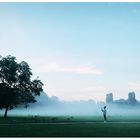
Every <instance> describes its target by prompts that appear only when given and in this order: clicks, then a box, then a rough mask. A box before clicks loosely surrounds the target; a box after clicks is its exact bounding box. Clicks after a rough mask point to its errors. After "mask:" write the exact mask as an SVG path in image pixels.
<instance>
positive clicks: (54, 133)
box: [0, 123, 140, 137]
mask: <svg viewBox="0 0 140 140" xmlns="http://www.w3.org/2000/svg"><path fill="white" fill-rule="evenodd" d="M0 136H1V137H140V124H113V123H108V124H107V123H106V124H104V123H103V124H101V123H95V124H34V125H31V124H22V125H20V124H18V125H17V124H16V125H3V126H2V125H0Z"/></svg>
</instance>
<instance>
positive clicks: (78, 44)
mask: <svg viewBox="0 0 140 140" xmlns="http://www.w3.org/2000/svg"><path fill="white" fill-rule="evenodd" d="M139 34H140V3H132V2H131V3H0V45H1V47H0V52H1V55H2V56H6V55H9V54H11V55H14V56H16V57H17V59H18V60H19V61H22V60H24V61H27V62H28V63H29V65H30V67H31V68H32V71H33V73H34V77H37V76H39V77H40V79H42V81H43V82H44V85H45V86H44V91H45V92H46V93H47V94H48V95H49V96H57V97H59V98H60V99H62V100H88V99H93V100H98V101H99V100H102V101H104V100H105V95H106V94H107V93H109V92H113V95H114V98H115V99H118V98H125V99H126V98H127V94H128V92H129V91H135V92H136V97H137V98H138V99H139V100H140V55H139V52H140V37H139Z"/></svg>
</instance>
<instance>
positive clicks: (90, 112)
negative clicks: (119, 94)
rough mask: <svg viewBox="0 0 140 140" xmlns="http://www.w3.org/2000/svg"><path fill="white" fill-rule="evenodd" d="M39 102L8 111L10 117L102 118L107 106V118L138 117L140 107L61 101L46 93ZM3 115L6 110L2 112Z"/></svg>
mask: <svg viewBox="0 0 140 140" xmlns="http://www.w3.org/2000/svg"><path fill="white" fill-rule="evenodd" d="M36 99H37V102H36V103H34V104H30V105H29V107H27V108H24V107H17V108H14V109H13V110H9V111H8V115H19V116H32V115H37V116H102V112H101V107H103V106H104V105H106V106H107V116H138V115H140V105H135V106H131V105H118V104H106V103H104V102H95V101H94V100H88V101H84V100H81V101H61V100H59V98H57V97H55V96H53V97H48V96H47V94H45V93H44V92H43V93H42V94H41V95H40V96H38V97H37V98H36ZM1 112H2V114H3V113H4V110H3V111H1Z"/></svg>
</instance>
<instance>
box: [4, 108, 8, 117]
mask: <svg viewBox="0 0 140 140" xmlns="http://www.w3.org/2000/svg"><path fill="white" fill-rule="evenodd" d="M7 111H8V106H7V107H6V108H5V114H4V118H6V117H7Z"/></svg>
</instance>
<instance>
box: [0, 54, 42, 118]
mask: <svg viewBox="0 0 140 140" xmlns="http://www.w3.org/2000/svg"><path fill="white" fill-rule="evenodd" d="M31 76H32V72H31V68H30V67H29V65H28V63H27V62H25V61H22V62H20V63H18V62H17V59H16V57H14V56H11V55H8V56H6V57H2V56H0V109H5V114H4V118H6V117H7V111H8V110H9V109H13V108H14V107H16V106H18V105H24V106H26V107H27V106H28V104H29V103H34V102H36V100H35V97H36V96H37V95H40V93H41V91H43V89H42V86H43V83H42V82H41V80H39V79H34V80H31Z"/></svg>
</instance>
